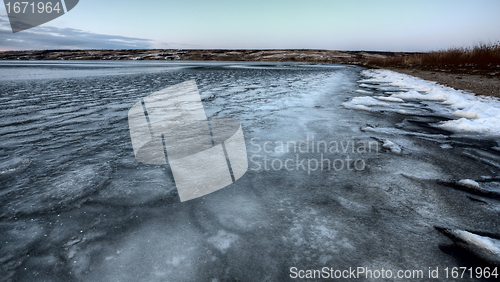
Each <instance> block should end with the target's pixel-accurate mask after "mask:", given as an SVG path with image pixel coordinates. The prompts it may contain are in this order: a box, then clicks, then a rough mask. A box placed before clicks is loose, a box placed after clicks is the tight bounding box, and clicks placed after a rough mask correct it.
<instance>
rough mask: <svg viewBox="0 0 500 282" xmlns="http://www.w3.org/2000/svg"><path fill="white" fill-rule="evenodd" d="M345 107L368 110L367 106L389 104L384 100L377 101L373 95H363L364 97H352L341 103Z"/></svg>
mask: <svg viewBox="0 0 500 282" xmlns="http://www.w3.org/2000/svg"><path fill="white" fill-rule="evenodd" d="M342 106H344V107H345V108H347V109H357V110H368V111H370V110H371V109H370V108H368V106H380V107H390V104H388V103H386V102H382V101H379V100H377V99H375V98H373V97H369V96H364V97H354V98H352V99H351V100H350V101H348V102H345V103H343V104H342Z"/></svg>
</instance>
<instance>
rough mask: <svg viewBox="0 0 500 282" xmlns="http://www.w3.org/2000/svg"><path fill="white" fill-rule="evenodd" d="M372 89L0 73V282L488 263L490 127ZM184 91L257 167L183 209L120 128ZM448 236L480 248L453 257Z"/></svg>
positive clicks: (252, 74)
mask: <svg viewBox="0 0 500 282" xmlns="http://www.w3.org/2000/svg"><path fill="white" fill-rule="evenodd" d="M380 75H385V73H382V74H380V73H377V72H375V73H373V72H370V71H366V70H365V69H364V68H362V67H357V66H340V65H329V66H325V65H308V64H289V63H241V62H234V63H231V62H177V63H165V62H118V61H115V62H0V101H1V103H0V280H1V281H288V280H292V279H291V276H292V277H293V276H295V274H294V272H291V268H293V267H295V270H293V271H295V272H296V273H297V272H298V271H299V270H316V269H319V270H321V269H322V268H323V267H328V268H329V269H330V268H331V269H334V270H346V269H347V270H348V269H349V268H358V267H362V268H366V269H367V270H372V271H375V270H379V271H380V270H381V269H382V268H383V269H385V270H391V271H392V274H393V276H396V275H397V272H398V271H400V270H403V271H405V270H422V271H423V274H424V276H423V278H426V277H428V271H429V268H432V269H436V267H439V271H440V273H439V275H440V276H439V277H440V278H443V277H444V275H445V272H444V269H445V268H447V267H448V268H449V269H451V268H453V267H486V266H490V267H491V266H492V265H495V263H498V261H500V259H498V257H495V252H496V251H497V250H500V247H499V246H500V244H499V243H498V242H499V240H498V239H500V202H499V200H500V196H499V195H500V184H499V183H500V182H499V181H500V144H499V142H498V140H499V138H498V135H497V134H496V133H497V132H496V131H495V130H496V128H495V125H496V123H495V122H494V120H493V122H492V119H491V118H490V119H488V120H487V121H486V122H484V123H481V126H483V127H477V126H476V124H474V123H473V122H474V121H477V120H478V119H477V118H475V117H471V115H473V114H474V112H473V111H472V110H462V111H461V112H459V113H458V116H457V110H456V109H453V107H452V106H450V103H443V101H444V100H442V99H441V98H440V97H445V98H443V99H448V100H447V101H449V100H450V99H451V98H450V97H455V96H442V95H448V94H447V93H448V92H446V91H448V90H446V89H445V90H442V89H441V88H439V89H438V88H434V86H433V85H430V86H429V85H427V86H426V87H428V88H429V89H425V88H422V87H421V88H418V87H420V86H418V85H417V86H411V87H417V88H411V87H410V86H408V84H405V85H402V84H396V85H395V84H391V83H390V82H389V81H388V80H384V79H380ZM192 79H195V80H196V83H197V85H198V89H199V92H200V95H201V97H202V101H203V106H204V107H205V111H206V113H207V115H208V116H218V117H232V118H235V119H237V120H239V121H240V122H241V124H242V128H243V133H244V136H245V142H246V146H247V153H248V161H249V170H248V171H247V172H246V174H245V175H244V176H243V177H242V178H241V179H239V180H238V181H237V182H235V183H233V184H231V185H230V186H228V187H226V188H224V189H221V190H219V191H216V192H214V193H212V194H209V195H207V196H204V197H202V198H197V199H194V200H190V201H187V202H183V203H181V202H180V201H179V196H178V194H177V190H176V187H175V183H174V181H173V177H172V173H171V170H170V168H169V166H168V164H167V165H145V164H140V163H138V162H137V161H136V159H135V157H134V152H133V149H132V144H131V141H130V134H129V127H128V121H127V113H128V110H129V109H130V107H132V105H134V104H135V103H136V102H137V101H139V100H140V99H141V98H143V97H145V96H147V95H150V94H151V93H153V92H155V91H158V90H161V89H163V88H166V87H168V86H172V85H174V84H178V83H181V82H184V81H188V80H192ZM398 79H399V78H398ZM404 79H407V78H404ZM404 79H401V80H404ZM398 81H399V80H398ZM412 85H413V84H412ZM419 85H420V84H419ZM410 88H411V89H410ZM436 91H440V92H436ZM439 93H441V94H439ZM443 93H444V94H443ZM450 93H451V92H450ZM438 94H439V95H441V96H439V95H438ZM419 95H420V96H419ZM423 95H427V96H425V97H431V98H434V99H431V98H429V99H425V97H424V96H423ZM431 95H433V96H431ZM450 95H451V94H450ZM457 95H458V94H457ZM460 97H461V96H460ZM398 99H399V100H398ZM464 99H465V98H464ZM460 101H462V100H460ZM464 101H465V100H464ZM483 102H484V103H485V105H496V104H494V103H495V101H486V100H485V101H483ZM461 103H462V102H461ZM488 103H490V104H488ZM491 103H493V104H491ZM475 105H476V106H477V104H475ZM492 108H495V107H494V106H492ZM460 109H469V108H467V107H465V106H464V107H461V108H460ZM481 109H489V108H484V107H483V108H481ZM483 113H490V115H491V116H494V115H495V113H492V111H491V110H484V111H483ZM491 113H492V114H491ZM459 114H462V116H460V115H459ZM462 117H463V118H464V119H463V120H459V121H457V122H455V120H458V119H459V118H462ZM478 118H481V117H478ZM470 122H472V123H470ZM488 122H489V123H488ZM473 125H474V126H476V127H473V128H472V126H473ZM471 128H472V129H471ZM477 128H479V129H480V130H476V129H477ZM436 227H438V228H440V230H443V228H444V229H446V230H447V229H449V230H448V231H449V232H448V233H447V232H439V231H438V230H437V229H436ZM450 230H451V231H450ZM453 230H455V231H456V232H455V231H453ZM463 230H467V231H469V232H471V233H467V232H465V231H463ZM453 232H455V233H453ZM460 232H462V233H460ZM443 233H446V234H448V235H449V236H450V237H453V236H452V235H450V234H451V233H453V234H459V235H457V236H456V237H460V236H462V235H464V234H466V233H467V234H472V233H474V234H477V235H471V236H476V237H474V238H475V241H474V240H472V239H471V241H470V242H469V241H467V240H468V239H467V238H469V237H467V236H466V235H464V236H462V237H463V238H465V237H467V238H466V239H464V240H465V242H466V244H465V246H460V244H454V243H453V241H452V240H450V238H449V237H447V236H445V235H443ZM460 234H461V235H460ZM463 238H462V239H463ZM458 241H460V240H458ZM462 241H463V240H462ZM462 243H463V242H462ZM467 243H468V244H467ZM495 248H497V249H495ZM478 250H479V251H478ZM471 253H476V255H477V257H474V256H472V255H471ZM484 253H487V255H484ZM491 254H493V255H491ZM497 254H498V255H499V256H500V253H497ZM481 259H482V260H481ZM495 259H498V260H497V261H495ZM304 273H305V272H304ZM297 275H298V274H297ZM304 275H305V274H304ZM364 277H365V276H363V275H360V278H364ZM415 278H416V277H415ZM474 279H475V278H474V277H473V278H466V279H463V280H464V281H468V280H474ZM389 280H391V279H389ZM393 280H398V279H397V278H395V277H393Z"/></svg>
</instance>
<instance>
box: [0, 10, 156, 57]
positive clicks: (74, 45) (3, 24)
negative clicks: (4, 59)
mask: <svg viewBox="0 0 500 282" xmlns="http://www.w3.org/2000/svg"><path fill="white" fill-rule="evenodd" d="M152 44H153V40H151V39H142V38H133V37H125V36H119V35H106V34H98V33H92V32H86V31H82V30H79V29H74V28H58V27H52V26H38V27H34V28H32V29H29V30H25V31H22V32H18V33H12V30H11V28H10V24H9V21H8V18H7V16H4V15H0V50H46V49H148V48H151V46H152Z"/></svg>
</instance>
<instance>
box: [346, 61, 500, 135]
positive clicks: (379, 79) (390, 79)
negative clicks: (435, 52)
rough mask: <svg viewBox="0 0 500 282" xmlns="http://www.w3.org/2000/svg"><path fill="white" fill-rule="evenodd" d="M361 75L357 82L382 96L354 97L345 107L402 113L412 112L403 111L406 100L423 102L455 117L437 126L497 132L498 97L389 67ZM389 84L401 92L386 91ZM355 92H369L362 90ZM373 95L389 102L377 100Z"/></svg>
mask: <svg viewBox="0 0 500 282" xmlns="http://www.w3.org/2000/svg"><path fill="white" fill-rule="evenodd" d="M361 74H362V75H363V76H365V77H366V78H365V79H362V80H360V81H358V82H359V83H360V87H365V88H366V87H367V86H369V87H370V88H371V89H373V90H375V91H376V90H379V91H381V92H382V93H383V95H384V96H373V97H372V96H365V97H354V98H353V99H352V100H350V101H348V102H346V103H344V104H343V105H344V107H346V108H351V109H360V110H368V111H377V110H382V109H383V110H388V109H390V110H393V111H396V112H399V113H401V114H411V113H408V112H407V111H406V110H404V109H405V108H406V109H407V108H408V104H405V102H411V101H416V102H418V101H421V102H422V101H425V102H426V103H435V104H436V105H438V106H439V105H440V106H441V107H432V109H433V110H434V111H436V113H437V114H443V115H446V116H449V117H450V118H454V119H452V120H449V121H444V122H441V123H439V124H436V127H439V128H442V129H445V130H448V131H453V132H466V133H485V134H492V135H500V99H498V98H495V97H486V96H476V95H474V94H473V93H467V92H464V91H461V90H455V89H453V88H450V87H446V86H443V85H439V84H437V83H436V82H433V81H427V80H423V79H420V78H417V77H413V76H410V75H406V74H401V73H397V72H394V71H390V70H380V69H370V70H364V71H362V72H361ZM388 87H389V88H390V87H396V89H398V88H399V90H400V91H396V92H387V88H388ZM356 92H358V93H366V94H368V93H369V92H368V91H364V90H361V91H356ZM374 95H377V94H374ZM379 95H380V94H379ZM374 98H376V99H377V100H382V101H385V102H389V103H383V102H381V101H379V102H376V101H377V100H376V99H374ZM380 107H384V108H382V109H381V108H380ZM416 109H418V107H416Z"/></svg>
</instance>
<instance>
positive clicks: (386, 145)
mask: <svg viewBox="0 0 500 282" xmlns="http://www.w3.org/2000/svg"><path fill="white" fill-rule="evenodd" d="M382 147H384V148H387V149H389V150H391V152H393V153H396V154H401V147H399V146H398V145H397V144H395V143H394V142H392V141H389V140H387V139H386V140H384V144H382Z"/></svg>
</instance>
